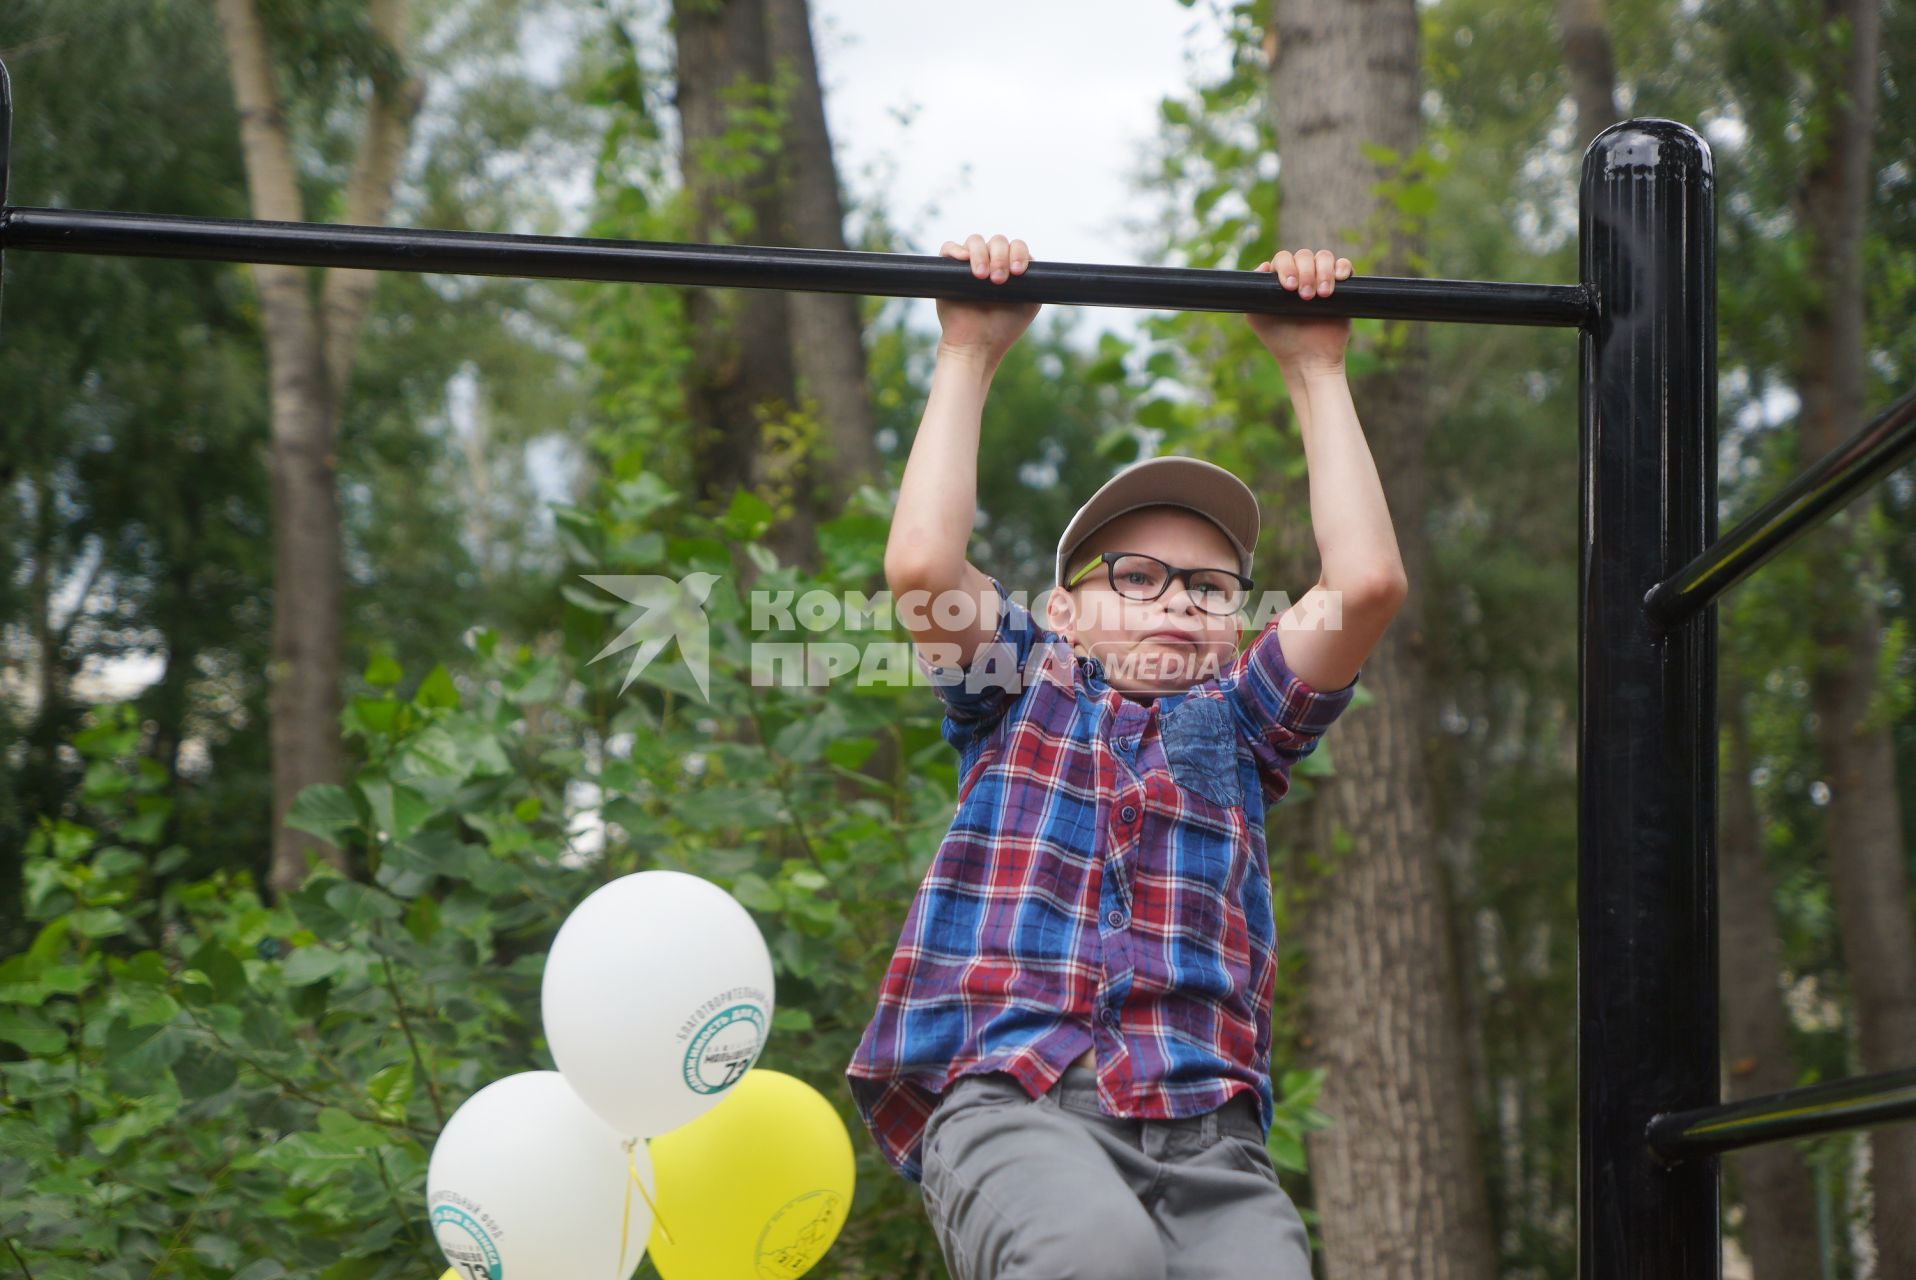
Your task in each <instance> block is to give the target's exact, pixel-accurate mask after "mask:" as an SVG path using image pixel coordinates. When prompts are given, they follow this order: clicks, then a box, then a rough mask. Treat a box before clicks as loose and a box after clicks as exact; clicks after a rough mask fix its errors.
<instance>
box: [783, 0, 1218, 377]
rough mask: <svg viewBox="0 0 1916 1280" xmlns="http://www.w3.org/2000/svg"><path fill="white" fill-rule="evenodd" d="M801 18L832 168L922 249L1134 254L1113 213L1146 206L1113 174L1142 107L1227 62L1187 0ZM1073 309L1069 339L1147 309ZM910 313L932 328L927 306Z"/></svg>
mask: <svg viewBox="0 0 1916 1280" xmlns="http://www.w3.org/2000/svg"><path fill="white" fill-rule="evenodd" d="M812 25H813V40H814V43H815V44H816V45H817V48H818V62H819V78H820V80H821V81H822V82H823V85H824V90H825V114H826V122H827V125H828V127H829V128H830V130H831V134H832V143H833V149H834V151H835V153H836V155H837V159H838V167H839V173H840V177H841V181H843V182H844V183H845V184H846V185H847V186H848V187H849V188H850V189H851V190H852V192H853V193H854V194H855V195H856V196H858V197H861V198H862V197H864V196H866V195H867V194H868V193H871V192H873V191H880V190H882V191H883V193H884V201H885V205H886V208H887V210H888V214H889V217H890V218H891V221H892V223H893V225H894V226H895V227H896V228H897V229H898V230H899V231H900V232H901V233H902V234H904V235H905V236H906V237H908V238H909V240H910V241H911V243H910V245H909V247H910V249H911V250H912V251H914V252H920V253H936V252H937V251H938V246H939V244H940V243H942V242H943V241H944V240H946V239H952V240H958V241H961V242H962V240H963V239H964V237H965V236H966V235H968V234H970V233H971V232H974V231H975V232H977V233H978V234H980V235H983V236H986V237H989V236H991V235H992V234H993V233H994V232H1002V233H1003V234H1005V235H1007V236H1015V237H1020V238H1022V239H1023V240H1024V241H1025V243H1026V244H1027V245H1028V246H1030V249H1031V252H1032V256H1033V257H1034V258H1039V259H1045V258H1049V259H1052V260H1054V261H1060V262H1096V263H1142V262H1144V261H1145V258H1144V256H1143V246H1141V245H1140V244H1138V243H1136V237H1135V236H1134V235H1131V234H1129V233H1127V232H1126V231H1125V230H1124V228H1123V226H1122V223H1123V221H1124V219H1126V218H1127V217H1128V218H1133V219H1136V218H1139V217H1150V216H1152V215H1154V214H1155V212H1156V210H1155V209H1154V208H1150V207H1145V206H1148V203H1149V197H1148V196H1145V197H1140V196H1139V195H1138V194H1137V193H1136V192H1134V191H1132V190H1131V189H1130V185H1129V179H1130V176H1131V174H1132V173H1133V171H1134V170H1135V169H1136V168H1137V167H1138V164H1139V161H1140V158H1141V156H1142V154H1143V152H1144V149H1145V148H1146V147H1147V146H1148V145H1149V144H1150V142H1151V141H1152V139H1153V137H1154V136H1155V134H1156V129H1157V119H1158V103H1159V101H1160V100H1161V99H1162V98H1164V97H1165V96H1166V95H1168V94H1174V93H1179V92H1182V91H1184V90H1185V89H1186V88H1187V87H1188V86H1189V85H1190V84H1191V83H1192V81H1193V79H1194V77H1195V76H1196V75H1198V74H1200V73H1202V72H1209V71H1213V70H1216V69H1219V68H1221V67H1223V65H1224V63H1225V58H1226V50H1225V44H1224V39H1223V37H1222V35H1221V33H1220V30H1219V27H1218V24H1217V21H1216V19H1215V18H1213V17H1212V16H1211V14H1210V13H1209V6H1208V4H1206V3H1203V2H1200V3H1199V4H1197V5H1196V6H1195V7H1193V8H1190V9H1186V8H1185V7H1184V6H1183V5H1181V4H1179V3H1178V2H1177V0H1096V2H1095V3H1092V2H1089V0H1024V2H1023V3H1011V2H1009V0H971V2H970V3H967V4H965V5H963V6H961V7H960V6H942V5H940V6H930V5H918V4H910V3H900V0H812ZM1086 310H1087V311H1090V312H1092V313H1093V314H1091V315H1089V316H1087V317H1086V318H1087V320H1089V321H1090V323H1088V324H1086V325H1084V326H1083V327H1082V329H1081V330H1080V334H1081V336H1082V337H1084V338H1085V340H1095V335H1096V332H1097V331H1098V330H1099V329H1101V328H1117V329H1119V330H1121V331H1125V332H1131V331H1134V330H1135V327H1136V325H1137V323H1138V321H1139V320H1140V319H1141V318H1142V317H1143V316H1144V314H1146V313H1144V312H1140V311H1133V310H1129V309H1125V308H1116V307H1100V308H1087V309H1086ZM913 318H914V320H915V321H917V322H920V323H923V324H924V325H925V326H926V327H927V328H935V327H936V324H937V321H936V319H935V312H934V310H933V307H932V304H931V303H929V302H924V303H920V304H916V306H915V309H914V315H913Z"/></svg>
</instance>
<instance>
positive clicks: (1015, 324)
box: [938, 235, 1039, 368]
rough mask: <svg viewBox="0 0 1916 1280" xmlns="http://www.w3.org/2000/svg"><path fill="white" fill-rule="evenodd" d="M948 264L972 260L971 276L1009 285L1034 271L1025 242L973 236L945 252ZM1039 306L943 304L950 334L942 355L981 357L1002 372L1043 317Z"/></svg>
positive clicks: (950, 245)
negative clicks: (1017, 344)
mask: <svg viewBox="0 0 1916 1280" xmlns="http://www.w3.org/2000/svg"><path fill="white" fill-rule="evenodd" d="M938 252H939V254H940V255H941V256H943V257H946V258H957V259H958V260H960V261H966V260H969V261H970V263H971V274H972V275H974V276H976V277H978V278H979V279H980V280H982V279H985V278H986V277H990V279H991V282H992V283H993V284H1003V283H1004V282H1005V281H1007V280H1009V279H1010V278H1011V277H1012V276H1021V275H1023V274H1024V271H1025V268H1026V267H1028V266H1030V265H1031V250H1030V249H1028V248H1026V247H1025V242H1024V241H1022V240H1007V239H1005V238H1004V237H1003V236H993V237H991V239H990V240H986V239H985V238H984V237H983V236H980V235H972V236H968V237H967V238H966V239H965V242H964V243H963V244H959V243H957V242H956V241H954V240H947V241H945V243H944V244H943V245H942V246H940V247H939V250H938ZM1038 305H1039V304H1038V303H1035V302H959V301H956V300H953V299H948V298H940V299H938V323H939V325H940V326H941V327H942V328H943V329H944V336H943V337H942V338H941V339H940V340H939V343H938V346H939V349H940V350H941V351H946V350H949V351H953V352H959V353H964V354H968V355H977V356H979V357H981V358H982V359H984V360H985V362H986V363H987V365H989V366H990V367H992V368H996V367H997V364H998V362H999V361H1000V360H1002V359H1004V355H1005V352H1007V351H1009V350H1011V344H1012V343H1014V342H1016V341H1017V340H1018V337H1019V335H1020V334H1022V333H1023V332H1024V331H1025V329H1026V328H1027V327H1029V326H1030V324H1031V322H1032V320H1033V319H1034V318H1035V317H1036V316H1037V314H1038Z"/></svg>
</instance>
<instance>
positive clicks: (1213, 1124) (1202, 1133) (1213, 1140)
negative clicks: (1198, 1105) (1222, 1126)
mask: <svg viewBox="0 0 1916 1280" xmlns="http://www.w3.org/2000/svg"><path fill="white" fill-rule="evenodd" d="M1217 1115H1218V1113H1217V1112H1215V1111H1206V1112H1205V1113H1204V1124H1203V1126H1202V1127H1201V1128H1200V1129H1199V1130H1198V1140H1199V1142H1200V1143H1201V1144H1202V1145H1203V1146H1205V1147H1211V1146H1215V1145H1216V1144H1217V1135H1218V1123H1217Z"/></svg>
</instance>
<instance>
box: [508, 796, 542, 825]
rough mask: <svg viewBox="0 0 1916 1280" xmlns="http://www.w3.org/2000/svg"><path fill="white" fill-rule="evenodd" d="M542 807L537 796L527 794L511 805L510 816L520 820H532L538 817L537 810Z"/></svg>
mask: <svg viewBox="0 0 1916 1280" xmlns="http://www.w3.org/2000/svg"><path fill="white" fill-rule="evenodd" d="M544 807H545V806H544V804H543V803H542V802H541V801H540V799H539V797H538V796H527V797H526V798H525V799H523V800H521V801H520V802H519V803H518V804H515V805H513V806H512V816H513V817H515V818H517V819H518V820H519V821H521V822H533V821H536V820H537V819H538V817H539V811H540V810H541V809H542V808H544Z"/></svg>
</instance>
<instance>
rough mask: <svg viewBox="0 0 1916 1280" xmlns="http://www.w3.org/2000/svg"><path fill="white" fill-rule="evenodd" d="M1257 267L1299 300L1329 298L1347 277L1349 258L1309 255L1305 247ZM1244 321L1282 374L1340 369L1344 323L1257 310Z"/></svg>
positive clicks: (1346, 322)
mask: <svg viewBox="0 0 1916 1280" xmlns="http://www.w3.org/2000/svg"><path fill="white" fill-rule="evenodd" d="M1257 269H1258V270H1259V271H1264V272H1269V273H1271V274H1273V275H1275V276H1276V277H1277V282H1278V283H1279V284H1280V285H1282V286H1283V287H1284V288H1286V289H1290V290H1293V291H1295V292H1296V293H1297V295H1298V296H1299V297H1301V298H1312V297H1325V298H1328V297H1329V296H1330V295H1331V292H1332V290H1333V289H1335V288H1336V287H1337V282H1338V281H1339V280H1348V279H1349V278H1350V274H1351V260H1350V259H1349V258H1340V257H1337V256H1336V255H1335V254H1333V253H1332V252H1331V251H1330V250H1329V249H1319V250H1317V251H1316V252H1314V253H1313V252H1312V251H1311V250H1309V249H1299V250H1297V251H1296V252H1295V253H1293V252H1292V251H1291V250H1289V249H1280V250H1278V251H1277V253H1276V254H1274V255H1273V256H1272V257H1271V259H1270V261H1268V262H1260V263H1258V264H1257ZM1244 318H1245V319H1246V320H1248V321H1249V322H1250V325H1251V331H1252V332H1253V333H1255V334H1257V336H1258V338H1259V339H1260V340H1261V341H1262V342H1263V343H1264V345H1265V347H1266V348H1267V349H1269V351H1270V353H1271V354H1272V355H1273V356H1276V357H1277V362H1278V364H1279V365H1281V366H1282V367H1283V368H1284V369H1285V370H1286V371H1287V372H1304V371H1306V370H1309V369H1312V368H1334V369H1341V368H1343V366H1344V347H1345V344H1347V343H1348V342H1349V341H1350V333H1351V324H1350V321H1349V320H1348V319H1345V318H1343V317H1341V316H1339V317H1325V318H1323V319H1311V320H1305V319H1301V318H1299V319H1288V318H1285V317H1282V316H1274V315H1267V314H1261V313H1257V312H1248V313H1246V314H1245V317H1244Z"/></svg>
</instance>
